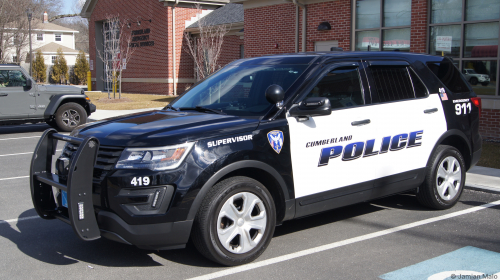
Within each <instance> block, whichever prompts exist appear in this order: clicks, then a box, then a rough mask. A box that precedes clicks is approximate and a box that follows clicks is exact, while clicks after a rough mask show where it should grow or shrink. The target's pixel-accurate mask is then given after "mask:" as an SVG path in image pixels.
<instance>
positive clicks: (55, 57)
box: [52, 55, 57, 64]
mask: <svg viewBox="0 0 500 280" xmlns="http://www.w3.org/2000/svg"><path fill="white" fill-rule="evenodd" d="M56 60H57V55H53V56H52V64H55V63H56Z"/></svg>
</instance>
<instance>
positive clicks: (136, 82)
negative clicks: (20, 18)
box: [82, 0, 500, 138]
mask: <svg viewBox="0 0 500 280" xmlns="http://www.w3.org/2000/svg"><path fill="white" fill-rule="evenodd" d="M194 2H198V3H201V4H203V8H204V9H206V11H205V12H204V15H205V14H207V16H206V17H207V19H209V22H212V23H213V24H227V25H228V26H230V28H231V30H230V32H229V33H228V34H227V36H226V38H225V43H224V49H223V52H222V57H221V64H223V65H224V64H226V63H229V62H230V61H232V60H234V59H238V58H240V57H243V56H245V57H255V56H261V55H265V54H276V53H289V52H299V51H328V50H330V49H331V48H332V47H341V48H343V49H344V50H363V51H367V50H369V51H384V50H399V51H409V52H415V53H429V54H433V55H446V56H450V57H452V58H453V59H454V61H455V64H456V66H457V67H458V68H459V69H461V70H462V71H464V72H465V71H467V72H470V70H473V71H474V72H475V73H476V74H471V75H466V78H467V79H468V81H469V83H470V84H471V86H472V87H473V89H474V91H475V92H476V93H477V94H478V95H479V96H481V97H482V102H483V103H482V104H483V114H482V118H481V128H482V131H481V134H482V135H483V137H485V138H500V98H499V85H498V83H499V81H498V74H499V71H498V67H499V66H498V65H499V63H498V62H499V58H500V54H499V50H498V45H499V33H500V32H499V23H500V0H474V1H472V0H212V1H180V0H179V1H174V0H160V1H151V0H142V1H139V2H138V1H130V0H123V1H117V0H87V2H86V4H85V6H84V8H83V10H82V14H83V15H84V16H86V17H88V18H89V25H90V26H89V27H90V46H91V47H90V60H91V61H92V63H93V65H94V70H93V71H92V78H93V84H94V86H97V89H98V90H102V89H103V86H104V83H103V82H102V80H101V79H100V77H101V76H102V63H96V62H97V59H96V55H95V49H96V48H95V46H100V45H102V26H103V21H104V20H105V16H106V14H119V15H120V17H124V18H126V19H128V20H130V23H131V31H134V30H145V29H148V30H149V32H150V33H149V34H148V35H149V40H150V41H154V45H148V46H145V47H140V48H137V50H136V52H135V53H134V58H133V60H131V62H130V64H129V65H127V70H126V71H125V72H124V74H123V82H124V83H123V85H122V89H123V90H124V91H126V92H141V93H158V94H173V93H174V84H175V85H176V86H175V88H176V91H175V92H176V93H177V94H180V93H182V92H183V91H184V90H185V88H187V87H189V86H191V85H192V83H194V82H195V81H196V79H195V70H194V64H193V60H192V59H191V57H190V56H189V54H188V53H187V52H186V51H184V50H183V48H184V47H185V46H183V45H184V43H185V42H184V41H183V38H182V34H183V31H184V30H187V31H188V32H190V33H192V34H193V35H194V36H196V33H197V32H196V29H197V26H196V20H195V19H194V16H195V14H196V10H195V9H193V3H194ZM227 2H231V3H230V4H229V5H225V4H226V3H227ZM175 3H177V6H176V7H174V6H175ZM235 4H238V5H237V7H238V8H235V7H236V6H234V5H235ZM231 5H233V6H232V7H231ZM224 9H225V10H224ZM212 10H215V11H213V12H211V13H210V11H212ZM173 11H175V16H173ZM235 14H236V15H237V16H236V18H237V19H235V18H232V15H235ZM210 15H211V16H210ZM210 17H211V18H210ZM243 17H244V20H243ZM138 22H141V23H142V24H141V25H140V26H139V25H138ZM243 22H244V23H243ZM173 26H175V28H174V29H173V28H172V27H173ZM174 30H175V44H174V40H173V39H174V38H173V37H172V35H173V31H174ZM243 33H244V35H243ZM174 45H175V48H173V47H172V46H174ZM174 53H175V57H176V59H175V62H174V60H173V59H172V57H173V54H174ZM174 65H175V74H174V70H173V69H174ZM99 67H101V68H99ZM481 75H487V76H488V77H489V79H490V81H489V82H484V81H481V80H478V77H479V76H481ZM174 77H175V79H174ZM483 77H484V76H483ZM94 88H95V87H94Z"/></svg>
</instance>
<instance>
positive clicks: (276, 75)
mask: <svg viewBox="0 0 500 280" xmlns="http://www.w3.org/2000/svg"><path fill="white" fill-rule="evenodd" d="M307 66H308V65H246V66H228V67H225V68H223V69H221V70H220V71H219V72H217V73H215V74H214V75H213V76H211V77H209V78H207V79H206V80H205V81H203V82H201V83H200V84H198V85H197V86H195V87H194V88H192V89H190V90H189V91H188V92H186V93H185V94H184V95H182V96H181V97H180V98H179V99H178V100H177V101H176V102H175V103H173V104H171V107H173V108H174V109H180V110H182V109H183V108H185V109H189V108H191V109H193V108H196V107H197V106H201V107H204V108H209V109H213V110H218V111H221V112H223V113H226V114H228V115H235V116H263V115H264V114H265V113H266V112H267V111H269V109H270V108H271V106H273V105H274V104H271V103H269V102H268V101H267V100H266V96H265V92H266V89H267V88H268V87H269V86H270V85H272V84H276V85H280V86H281V87H282V88H283V89H284V90H285V91H286V90H288V88H289V87H290V86H291V85H292V84H293V82H294V81H295V80H297V78H298V77H299V76H300V75H301V74H302V72H303V71H304V70H305V69H306V68H307Z"/></svg>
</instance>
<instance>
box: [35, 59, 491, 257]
mask: <svg viewBox="0 0 500 280" xmlns="http://www.w3.org/2000/svg"><path fill="white" fill-rule="evenodd" d="M480 111H481V99H480V98H478V97H477V96H476V94H475V93H474V92H473V91H472V89H471V87H470V86H469V85H468V83H467V82H466V81H465V79H464V77H463V76H462V74H461V73H460V71H459V70H458V69H457V68H456V67H455V66H454V65H453V62H452V61H451V60H450V59H448V58H445V57H437V56H428V55H419V54H410V53H400V52H345V53H342V52H330V53H298V54H282V55H274V56H265V57H258V58H249V59H242V60H238V61H235V62H232V63H230V64H229V65H227V66H226V67H224V68H223V69H221V70H219V71H218V72H216V73H215V74H213V75H211V76H210V77H209V78H207V79H205V80H203V81H201V82H200V83H199V84H197V85H195V86H194V87H192V88H191V89H190V90H189V91H187V92H186V93H184V94H183V95H181V96H179V97H178V98H177V99H175V100H174V101H173V102H172V103H171V104H170V105H168V106H166V107H165V108H164V109H163V110H156V111H150V112H145V113H139V114H133V115H128V116H124V117H120V118H115V119H108V120H104V121H100V122H94V123H90V124H86V125H83V126H80V127H78V128H77V129H75V130H74V131H73V132H72V133H71V135H70V136H66V135H62V134H58V133H57V132H56V131H55V130H52V129H50V130H47V131H46V132H45V133H44V134H43V136H42V137H41V139H40V142H39V143H38V145H37V147H36V150H35V153H34V156H33V159H32V163H31V171H30V179H31V194H32V198H33V203H34V206H35V209H36V211H37V212H38V214H39V215H40V216H41V217H42V218H44V219H54V218H57V219H60V220H62V221H64V222H66V223H68V224H69V225H71V227H72V228H73V230H74V232H75V234H76V235H77V236H78V237H79V238H81V239H82V240H87V241H88V240H94V239H97V238H99V237H101V236H103V237H105V238H108V239H111V240H114V241H118V242H122V243H126V244H131V245H135V246H137V247H140V248H144V249H158V250H163V249H175V248H183V247H184V246H185V244H186V243H187V242H188V240H189V238H190V237H191V239H192V241H193V243H194V244H195V246H196V247H197V248H198V250H199V251H200V253H201V254H203V255H204V256H206V257H207V258H209V259H211V260H213V261H215V262H218V263H221V264H224V265H239V264H244V263H248V262H251V261H253V260H254V259H256V258H257V257H258V256H259V255H261V254H262V253H263V251H264V250H265V249H266V247H267V246H268V244H269V242H270V241H271V238H272V236H273V233H274V229H275V226H276V225H279V224H281V223H283V221H286V220H290V219H295V218H299V217H304V216H307V215H311V214H315V213H319V212H322V211H327V210H330V209H334V208H339V207H342V206H346V205H350V204H354V203H359V202H364V201H369V200H373V199H376V198H380V197H383V196H387V195H391V194H396V193H401V192H407V191H410V190H416V191H415V192H416V199H418V201H419V202H420V203H421V204H423V205H425V206H427V207H430V208H434V209H447V208H450V207H452V206H453V205H454V204H455V203H457V201H458V199H459V198H460V195H461V193H462V190H463V187H464V183H465V173H466V171H467V170H468V169H469V168H471V167H472V166H474V165H475V164H476V162H477V161H478V159H479V157H480V153H481V137H480V136H479V134H478V126H479V117H480ZM58 141H66V144H65V147H64V150H63V152H62V154H61V156H60V157H58V159H57V160H56V162H55V164H53V163H52V157H53V155H55V151H56V145H57V142H58ZM53 169H54V171H53Z"/></svg>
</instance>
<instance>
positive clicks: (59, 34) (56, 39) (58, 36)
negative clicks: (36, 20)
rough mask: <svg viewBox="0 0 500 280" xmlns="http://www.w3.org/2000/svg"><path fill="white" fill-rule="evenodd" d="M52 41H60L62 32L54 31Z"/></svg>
mask: <svg viewBox="0 0 500 280" xmlns="http://www.w3.org/2000/svg"><path fill="white" fill-rule="evenodd" d="M54 35H55V39H54V41H56V42H62V34H61V33H56V34H54Z"/></svg>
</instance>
